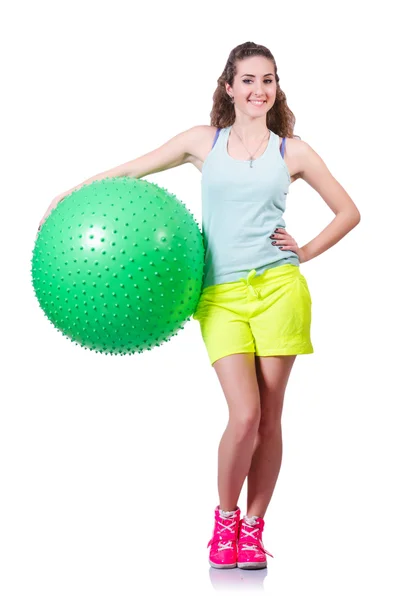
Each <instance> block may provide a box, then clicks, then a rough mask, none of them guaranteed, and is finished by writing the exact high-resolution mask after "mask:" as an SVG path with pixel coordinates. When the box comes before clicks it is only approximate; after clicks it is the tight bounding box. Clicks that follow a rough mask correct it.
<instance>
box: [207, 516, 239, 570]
mask: <svg viewBox="0 0 397 600" xmlns="http://www.w3.org/2000/svg"><path fill="white" fill-rule="evenodd" d="M239 521H240V509H239V507H237V508H236V510H234V511H229V512H226V511H222V510H220V509H219V505H218V506H217V507H216V509H215V526H214V533H213V534H212V538H211V539H210V541H209V542H208V544H207V548H208V546H209V545H210V544H211V550H210V557H209V563H210V565H211V567H215V568H216V569H232V568H233V567H237V536H238V528H239Z"/></svg>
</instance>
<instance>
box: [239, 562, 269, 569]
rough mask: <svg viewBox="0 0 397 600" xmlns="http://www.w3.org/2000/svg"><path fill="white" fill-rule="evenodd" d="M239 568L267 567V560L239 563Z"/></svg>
mask: <svg viewBox="0 0 397 600" xmlns="http://www.w3.org/2000/svg"><path fill="white" fill-rule="evenodd" d="M237 566H238V568H239V569H267V561H266V562H249V563H243V562H242V563H239V562H238V563H237Z"/></svg>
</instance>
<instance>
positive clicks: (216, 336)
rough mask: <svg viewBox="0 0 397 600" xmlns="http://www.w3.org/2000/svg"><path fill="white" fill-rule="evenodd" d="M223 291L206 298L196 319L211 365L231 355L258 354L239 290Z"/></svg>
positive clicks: (195, 316) (202, 300)
mask: <svg viewBox="0 0 397 600" xmlns="http://www.w3.org/2000/svg"><path fill="white" fill-rule="evenodd" d="M220 289H221V291H220V292H219V291H218V290H214V291H212V290H211V291H209V292H207V293H206V294H203V296H202V298H201V299H200V302H199V304H198V307H197V309H196V312H195V313H194V315H193V318H194V319H195V320H197V321H199V323H200V329H201V335H202V338H203V341H204V343H205V346H206V348H207V353H208V357H209V359H210V363H211V365H214V363H215V361H218V360H219V359H221V358H224V357H226V356H230V355H232V354H245V353H254V352H255V342H254V338H253V335H252V331H251V327H250V325H249V322H248V318H247V314H246V313H247V305H246V300H245V298H244V297H242V296H241V293H239V292H237V291H236V289H237V290H238V287H237V286H231V285H229V286H228V287H227V288H226V286H224V287H221V288H220Z"/></svg>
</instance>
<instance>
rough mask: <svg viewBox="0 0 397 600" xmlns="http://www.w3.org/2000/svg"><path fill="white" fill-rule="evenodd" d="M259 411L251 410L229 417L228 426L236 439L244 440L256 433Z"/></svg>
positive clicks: (259, 416)
mask: <svg viewBox="0 0 397 600" xmlns="http://www.w3.org/2000/svg"><path fill="white" fill-rule="evenodd" d="M260 418H261V415H260V410H252V411H248V412H245V413H243V414H238V415H231V416H230V419H229V425H230V427H231V428H232V429H233V431H234V432H235V434H236V437H237V438H238V439H245V438H246V437H248V436H251V435H253V434H254V433H256V432H257V431H258V427H259V423H260Z"/></svg>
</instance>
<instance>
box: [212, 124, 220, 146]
mask: <svg viewBox="0 0 397 600" xmlns="http://www.w3.org/2000/svg"><path fill="white" fill-rule="evenodd" d="M220 130H221V128H220V127H218V129H217V130H216V134H215V137H214V141H213V144H212V148H213V147H214V146H215V144H216V140H217V139H218V136H219V132H220ZM212 148H211V150H212Z"/></svg>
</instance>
